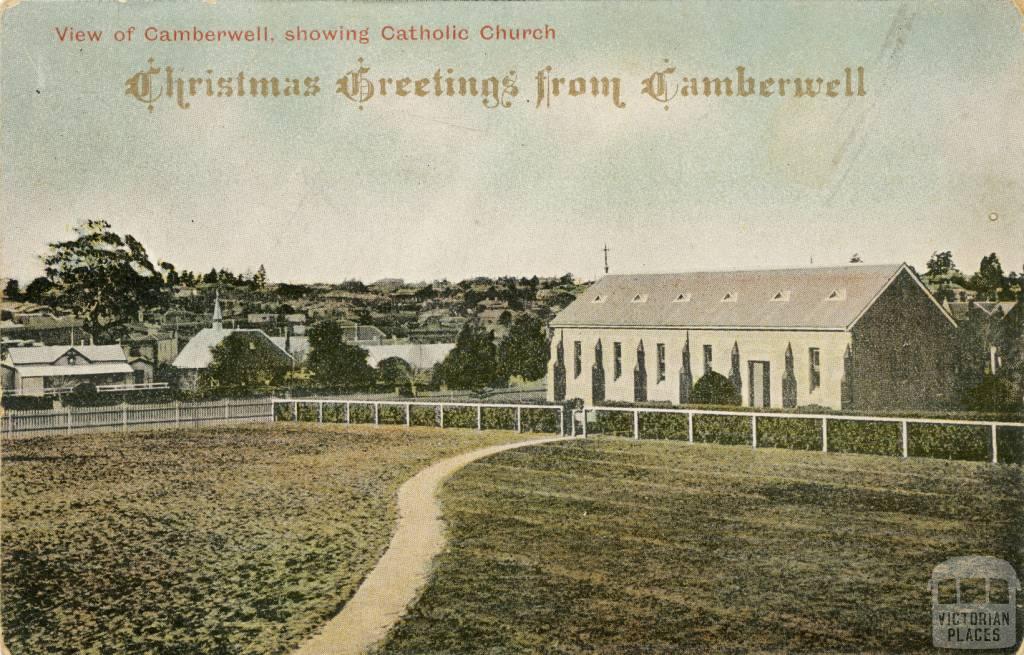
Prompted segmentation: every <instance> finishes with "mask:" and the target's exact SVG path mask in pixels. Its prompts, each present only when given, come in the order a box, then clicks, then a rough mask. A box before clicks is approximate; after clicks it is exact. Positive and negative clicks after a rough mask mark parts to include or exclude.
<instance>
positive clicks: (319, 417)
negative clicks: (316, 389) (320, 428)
mask: <svg viewBox="0 0 1024 655" xmlns="http://www.w3.org/2000/svg"><path fill="white" fill-rule="evenodd" d="M316 422H317V423H323V422H324V401H322V400H321V401H320V404H319V405H317V408H316Z"/></svg>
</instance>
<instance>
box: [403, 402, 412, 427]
mask: <svg viewBox="0 0 1024 655" xmlns="http://www.w3.org/2000/svg"><path fill="white" fill-rule="evenodd" d="M410 425H412V405H410V404H409V403H405V427H409V426H410Z"/></svg>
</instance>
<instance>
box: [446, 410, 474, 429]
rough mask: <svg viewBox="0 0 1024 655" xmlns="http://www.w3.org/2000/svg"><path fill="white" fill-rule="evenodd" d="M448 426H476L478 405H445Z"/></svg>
mask: <svg viewBox="0 0 1024 655" xmlns="http://www.w3.org/2000/svg"><path fill="white" fill-rule="evenodd" d="M444 426H445V427H446V428H476V407H459V406H455V407H445V408H444Z"/></svg>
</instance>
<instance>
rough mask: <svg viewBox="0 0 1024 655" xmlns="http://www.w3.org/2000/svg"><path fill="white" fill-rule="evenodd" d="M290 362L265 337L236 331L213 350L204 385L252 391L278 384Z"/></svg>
mask: <svg viewBox="0 0 1024 655" xmlns="http://www.w3.org/2000/svg"><path fill="white" fill-rule="evenodd" d="M289 370H291V360H290V359H289V358H288V357H287V356H286V355H285V354H284V353H283V352H282V351H281V349H280V348H278V347H277V346H275V345H274V344H273V343H271V342H270V341H269V340H268V339H267V338H266V337H265V336H263V335H261V334H258V333H253V332H235V333H233V334H229V335H228V336H226V337H224V340H223V341H221V342H220V343H219V344H217V345H216V346H215V347H214V348H213V361H212V362H211V363H210V367H209V368H208V369H206V371H205V372H204V374H203V379H202V381H203V383H204V386H211V387H215V386H216V387H235V388H253V387H266V386H271V385H277V384H281V383H282V382H283V381H284V377H285V375H287V374H288V371H289Z"/></svg>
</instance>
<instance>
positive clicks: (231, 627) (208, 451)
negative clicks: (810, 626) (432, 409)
mask: <svg viewBox="0 0 1024 655" xmlns="http://www.w3.org/2000/svg"><path fill="white" fill-rule="evenodd" d="M520 438H523V435H517V434H515V433H511V432H485V433H477V432H475V431H470V430H448V431H444V432H442V431H439V430H434V429H423V428H412V429H409V428H404V427H403V428H398V427H381V428H372V427H362V428H359V427H354V428H349V429H345V428H344V427H342V426H319V427H318V426H316V425H312V424H275V425H273V426H267V425H263V426H261V425H252V426H234V427H222V428H208V429H196V430H190V431H182V432H159V433H151V434H146V433H136V434H127V435H121V434H100V435H88V436H74V437H70V438H67V437H45V438H38V439H31V440H17V441H6V440H5V441H4V443H3V458H2V467H3V470H2V491H3V517H2V531H3V547H2V569H0V571H2V575H0V584H2V589H3V597H2V600H3V605H2V609H0V615H2V617H3V633H4V640H5V642H6V644H7V646H8V647H9V648H10V650H11V651H12V653H14V655H30V654H33V653H45V654H53V653H75V654H83V653H90V654H91V653H97V654H98V653H154V654H156V653H161V654H164V653H181V654H183V655H184V654H188V655H196V654H199V653H202V654H205V655H214V654H218V653H253V654H255V653H259V654H270V653H286V652H288V651H289V650H290V649H291V647H293V646H295V645H297V644H298V643H299V642H300V641H301V640H302V639H303V638H304V637H306V636H308V635H310V634H311V633H313V632H314V631H315V630H316V628H318V627H319V626H320V625H322V624H323V623H324V622H325V621H326V620H327V619H328V618H329V617H331V616H333V615H334V614H335V613H336V612H337V611H338V610H339V609H340V608H341V606H342V605H343V604H344V602H345V601H346V600H347V599H348V597H349V596H350V595H351V594H352V593H353V592H354V591H355V589H356V587H357V586H358V584H359V583H360V582H361V580H362V579H363V577H364V576H365V574H366V573H367V572H368V571H369V570H370V569H371V568H372V567H373V565H374V563H375V562H376V561H377V559H378V558H379V557H380V555H381V554H382V553H383V551H384V549H385V547H386V546H387V543H388V540H389V539H390V533H391V530H392V527H393V525H394V521H395V518H396V516H395V491H396V489H397V488H398V486H399V485H400V484H401V482H403V481H404V480H405V479H407V478H408V477H410V476H411V475H412V474H414V473H415V472H416V471H418V470H420V469H422V468H424V467H425V466H426V465H427V464H428V463H429V462H431V461H435V460H438V459H441V458H442V457H444V456H447V455H450V454H454V453H457V452H461V451H466V450H471V449H474V448H477V447H482V446H486V445H490V444H494V443H500V442H506V441H514V440H517V439H520Z"/></svg>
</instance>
